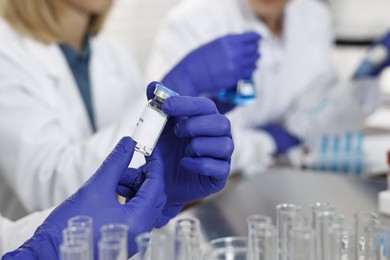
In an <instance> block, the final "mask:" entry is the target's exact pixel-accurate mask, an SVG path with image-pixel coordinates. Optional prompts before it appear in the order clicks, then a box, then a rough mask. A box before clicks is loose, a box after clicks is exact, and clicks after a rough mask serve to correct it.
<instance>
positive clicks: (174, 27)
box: [146, 0, 334, 170]
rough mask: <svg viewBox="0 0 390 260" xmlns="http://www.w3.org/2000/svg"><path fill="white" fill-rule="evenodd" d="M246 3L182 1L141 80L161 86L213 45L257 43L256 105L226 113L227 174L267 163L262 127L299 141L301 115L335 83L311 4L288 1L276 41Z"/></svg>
mask: <svg viewBox="0 0 390 260" xmlns="http://www.w3.org/2000/svg"><path fill="white" fill-rule="evenodd" d="M246 1H247V0H213V1H210V0H188V1H184V2H182V3H181V4H179V5H178V6H177V8H175V9H174V10H173V11H172V12H171V13H170V14H169V15H168V17H167V18H166V20H165V21H164V23H163V24H162V27H161V28H160V31H159V34H158V36H157V41H156V44H155V46H154V48H153V50H152V52H151V56H150V59H149V61H148V65H147V67H146V69H147V79H151V78H155V79H159V78H160V79H161V78H163V77H164V75H165V74H166V73H167V72H168V71H169V70H170V69H171V68H172V67H173V66H174V65H175V64H177V63H178V62H179V61H180V60H181V59H182V58H183V57H184V56H185V55H186V54H188V53H189V52H190V51H192V50H193V49H195V48H197V47H199V46H200V45H202V44H204V43H206V42H209V41H211V40H213V39H215V38H217V37H221V36H224V35H227V34H231V33H242V32H244V31H256V32H258V33H259V34H261V36H262V40H261V43H260V45H261V46H260V53H261V58H260V59H259V62H258V69H257V70H256V71H255V73H254V80H255V83H256V86H257V95H258V96H257V100H256V102H255V103H254V104H252V105H248V106H244V107H239V108H236V109H235V110H233V112H231V113H229V114H228V116H229V118H230V119H231V120H232V126H233V129H232V132H233V138H234V141H235V152H234V154H233V160H232V168H233V170H239V169H242V168H244V167H249V166H256V164H259V165H264V164H268V163H269V162H270V158H271V154H272V153H273V152H274V151H275V144H274V142H273V140H272V139H271V137H270V136H269V135H268V134H266V133H265V132H263V131H259V130H255V128H256V127H258V126H260V125H265V124H269V123H282V124H284V125H285V127H286V128H287V129H288V130H289V131H290V132H291V133H293V134H295V135H296V136H298V137H300V138H304V137H305V135H306V134H307V131H308V129H307V128H308V127H310V123H309V122H308V121H307V117H306V116H305V115H307V110H308V109H310V108H311V107H312V106H313V104H316V103H318V100H319V99H321V97H322V96H323V95H324V92H325V91H326V88H327V86H329V84H330V82H331V81H332V80H334V77H333V75H334V74H333V73H332V70H331V67H332V66H331V60H330V58H331V55H330V51H331V46H332V38H333V37H332V28H331V16H330V13H329V11H328V9H327V8H326V6H325V4H324V3H321V2H320V1H317V0H291V1H290V3H288V5H287V7H286V9H285V12H284V18H283V33H282V36H281V37H277V36H274V35H273V34H272V33H271V32H270V31H269V30H268V28H267V27H266V26H265V25H264V24H263V23H262V22H261V20H259V19H258V18H257V17H255V15H254V14H253V12H252V11H251V10H250V8H249V6H248V3H247V2H246Z"/></svg>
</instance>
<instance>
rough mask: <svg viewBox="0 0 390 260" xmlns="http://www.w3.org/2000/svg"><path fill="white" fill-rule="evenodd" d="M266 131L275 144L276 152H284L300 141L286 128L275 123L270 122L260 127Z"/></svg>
mask: <svg viewBox="0 0 390 260" xmlns="http://www.w3.org/2000/svg"><path fill="white" fill-rule="evenodd" d="M260 129H262V130H263V131H265V132H267V133H268V134H269V135H270V136H271V137H272V139H273V140H274V142H275V144H276V154H284V153H286V152H287V151H288V150H289V149H290V148H293V147H295V146H298V145H299V144H300V143H301V141H300V140H299V139H298V138H296V137H295V136H293V135H291V134H290V133H289V132H288V131H287V130H286V129H284V128H283V127H282V126H280V125H277V124H270V125H266V126H262V127H260Z"/></svg>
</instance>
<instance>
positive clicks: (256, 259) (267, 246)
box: [247, 224, 278, 260]
mask: <svg viewBox="0 0 390 260" xmlns="http://www.w3.org/2000/svg"><path fill="white" fill-rule="evenodd" d="M253 232H254V234H253V236H254V241H253V243H254V245H253V246H254V248H253V249H252V251H251V252H249V251H248V252H247V256H248V259H251V260H276V259H277V256H278V243H277V239H278V236H277V231H276V227H275V226H273V225H272V224H268V225H260V226H256V228H255V230H253Z"/></svg>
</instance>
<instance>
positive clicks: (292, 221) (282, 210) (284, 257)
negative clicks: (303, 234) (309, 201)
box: [276, 204, 302, 260]
mask: <svg viewBox="0 0 390 260" xmlns="http://www.w3.org/2000/svg"><path fill="white" fill-rule="evenodd" d="M276 211H277V216H276V221H277V227H278V237H279V239H278V241H279V257H278V259H279V260H289V234H290V231H291V229H293V228H294V227H296V226H297V225H298V224H299V223H300V221H302V208H301V206H299V205H295V204H279V205H278V206H276Z"/></svg>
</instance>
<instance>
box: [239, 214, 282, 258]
mask: <svg viewBox="0 0 390 260" xmlns="http://www.w3.org/2000/svg"><path fill="white" fill-rule="evenodd" d="M246 222H247V227H248V253H247V258H248V260H255V259H256V239H257V237H258V236H259V233H263V232H262V231H263V230H264V229H265V228H266V227H269V226H272V220H271V218H270V217H269V216H265V215H250V216H249V217H248V218H247V219H246ZM275 246H276V245H275Z"/></svg>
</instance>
